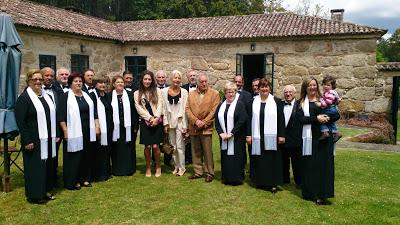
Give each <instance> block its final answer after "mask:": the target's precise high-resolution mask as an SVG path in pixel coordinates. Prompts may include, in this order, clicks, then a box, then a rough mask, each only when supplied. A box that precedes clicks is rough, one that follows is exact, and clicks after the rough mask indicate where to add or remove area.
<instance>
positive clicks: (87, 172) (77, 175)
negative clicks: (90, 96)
mask: <svg viewBox="0 0 400 225" xmlns="http://www.w3.org/2000/svg"><path fill="white" fill-rule="evenodd" d="M75 98H76V101H77V102H78V107H79V115H80V117H81V126H82V134H83V149H82V150H81V151H77V152H68V150H67V148H68V144H67V142H68V141H64V142H63V143H64V144H63V154H64V157H63V176H64V187H65V188H67V189H74V188H75V185H76V183H83V182H85V181H91V180H92V173H93V171H92V168H93V160H92V159H91V155H93V151H94V150H95V149H94V143H95V142H91V141H90V125H89V124H90V118H89V115H90V114H89V104H88V103H87V102H86V100H85V98H84V97H83V96H81V97H78V96H75ZM67 100H68V92H66V93H64V95H62V97H61V98H60V104H59V106H58V109H57V113H58V118H57V120H58V121H59V122H65V123H67ZM94 119H97V112H96V108H94Z"/></svg>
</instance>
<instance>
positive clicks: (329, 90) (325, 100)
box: [319, 75, 342, 142]
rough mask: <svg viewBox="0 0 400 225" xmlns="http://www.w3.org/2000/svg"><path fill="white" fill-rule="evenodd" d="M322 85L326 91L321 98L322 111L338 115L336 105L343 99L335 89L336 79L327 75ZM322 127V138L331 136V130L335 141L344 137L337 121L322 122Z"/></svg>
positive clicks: (330, 114) (330, 115)
mask: <svg viewBox="0 0 400 225" xmlns="http://www.w3.org/2000/svg"><path fill="white" fill-rule="evenodd" d="M322 86H323V88H324V93H323V94H322V95H321V97H320V99H319V101H320V106H321V109H322V110H321V113H322V114H326V115H327V116H329V117H333V116H338V114H339V111H338V109H337V108H336V106H337V105H338V104H339V102H340V100H341V99H340V97H339V94H338V93H337V92H336V91H335V89H336V79H335V78H334V77H332V76H330V75H327V76H325V77H324V79H323V80H322ZM320 129H321V132H322V135H321V138H320V140H323V139H326V138H327V137H329V131H331V132H332V135H333V141H334V142H337V141H338V140H339V139H340V138H341V137H342V135H341V134H340V133H339V132H338V130H337V128H336V124H335V123H332V122H328V123H325V124H321V126H320Z"/></svg>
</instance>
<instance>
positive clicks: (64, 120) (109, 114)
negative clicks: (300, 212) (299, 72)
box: [15, 67, 340, 204]
mask: <svg viewBox="0 0 400 225" xmlns="http://www.w3.org/2000/svg"><path fill="white" fill-rule="evenodd" d="M56 78H57V79H56V80H55V71H53V70H52V69H51V68H49V67H45V68H43V69H42V70H32V71H30V72H28V74H27V75H26V83H27V87H26V88H25V90H24V91H23V93H22V94H21V95H20V96H19V98H18V100H17V103H16V105H15V114H16V120H17V124H18V127H19V130H20V134H21V148H22V152H23V160H24V168H25V193H26V196H27V198H28V201H30V202H34V203H44V202H46V201H48V200H52V199H55V197H54V195H53V194H52V193H51V191H52V189H53V188H54V187H55V186H56V183H57V168H58V149H59V146H61V145H62V146H63V148H62V149H63V181H64V187H65V188H67V189H70V190H79V189H81V187H90V186H91V182H93V181H104V180H107V179H109V178H110V177H111V176H130V175H132V174H134V173H135V171H136V147H135V143H136V138H137V134H138V132H139V131H140V140H139V143H140V144H143V145H144V156H145V161H146V169H145V171H144V174H145V176H146V177H151V176H152V175H153V174H154V176H155V177H159V176H161V173H162V172H161V163H160V158H161V157H160V148H161V146H162V144H163V142H165V138H164V137H165V136H167V137H168V140H169V144H171V145H172V146H173V147H174V149H175V151H174V152H173V155H172V159H173V171H172V173H173V174H174V175H176V176H183V175H184V174H185V172H186V167H185V162H187V159H188V157H189V158H191V161H192V163H193V173H192V174H191V175H190V176H189V179H191V180H193V179H198V178H204V180H205V182H212V181H213V180H214V177H215V172H214V160H213V151H212V134H213V132H214V127H215V129H216V132H217V133H218V135H219V137H220V150H221V151H220V153H221V172H222V175H221V180H222V182H223V183H224V184H227V185H240V184H242V183H243V181H244V179H245V174H246V169H245V168H246V164H247V163H248V162H249V164H250V165H249V168H250V170H249V172H250V173H249V176H250V179H251V181H252V183H253V184H254V186H256V187H258V188H263V189H268V190H270V191H271V192H272V193H276V192H277V191H278V186H280V185H283V184H285V183H289V182H290V174H289V170H290V169H289V168H290V162H291V163H292V169H293V175H294V181H295V183H296V186H297V187H298V188H301V189H302V193H303V197H304V198H305V199H312V200H315V201H316V203H317V204H325V203H326V202H327V201H326V199H327V198H330V197H333V194H334V192H333V190H334V189H333V179H334V167H333V166H334V165H333V162H334V161H333V160H334V141H337V139H338V138H340V134H339V133H338V132H337V130H336V129H335V126H334V125H332V124H333V122H334V121H336V120H337V119H338V118H339V114H338V113H337V111H336V113H335V111H334V110H333V109H332V110H327V108H329V107H331V108H336V105H337V104H338V102H339V101H340V99H339V98H338V96H337V98H338V99H336V97H335V95H334V99H333V100H332V95H333V94H325V92H326V91H327V90H326V89H325V87H326V86H327V85H325V84H326V83H328V84H329V85H328V87H327V88H328V89H329V87H330V90H328V92H329V91H330V92H332V93H334V90H332V86H335V82H334V79H333V78H332V77H327V78H326V79H324V94H320V91H319V87H318V82H317V80H316V79H314V78H307V79H305V80H304V82H303V84H302V87H301V94H300V99H298V100H296V99H295V95H296V90H295V87H294V86H292V85H287V86H285V88H284V99H282V100H281V99H279V98H277V97H276V96H274V95H272V94H271V91H272V87H271V83H270V82H269V81H268V80H267V79H264V78H263V79H256V80H253V81H252V90H253V93H250V92H247V91H245V90H244V89H243V86H244V79H243V77H242V76H235V77H234V79H233V82H228V83H227V84H226V85H225V87H224V90H223V94H224V97H223V98H222V101H221V97H222V96H221V97H220V94H219V92H218V91H217V90H215V89H213V88H211V87H210V86H209V83H208V81H209V80H208V76H207V75H206V74H205V73H204V72H200V73H198V72H197V71H194V70H191V71H189V72H188V73H187V80H188V83H187V84H185V85H182V73H181V72H180V71H178V70H174V71H172V73H171V77H170V86H168V85H167V84H166V80H167V76H166V73H165V72H164V71H162V70H160V71H157V73H156V75H154V74H153V72H151V71H148V70H146V71H144V72H143V73H142V74H141V76H140V79H139V80H138V81H137V82H136V83H137V85H134V82H133V81H134V79H133V74H132V73H131V72H129V71H125V72H124V73H123V75H122V76H120V75H117V76H114V77H112V80H111V82H110V80H109V78H108V77H102V76H95V73H94V71H93V70H92V69H88V70H86V71H84V73H83V74H82V75H81V74H79V73H72V74H70V72H69V70H68V69H66V68H60V69H58V70H57V73H56ZM136 86H138V87H136ZM333 89H334V88H333ZM320 98H321V99H320ZM326 98H329V99H330V100H329V101H324V99H325V100H326ZM322 102H324V103H323V104H324V105H323V104H321V103H322ZM326 102H328V105H327V104H326ZM322 110H324V112H327V113H325V114H322V113H321V112H322ZM321 125H322V127H321V128H320V126H321ZM326 125H328V126H326ZM332 127H333V129H332ZM321 131H322V132H321ZM326 134H327V135H326ZM187 139H190V144H191V152H190V153H191V154H187V152H186V154H185V140H187ZM246 148H247V151H246ZM152 158H153V159H152ZM248 159H249V160H248ZM152 161H153V162H152ZM170 161H171V159H170V158H168V157H166V155H165V156H164V163H166V164H169V163H170ZM152 164H154V167H155V168H154V171H152ZM153 172H154V173H153Z"/></svg>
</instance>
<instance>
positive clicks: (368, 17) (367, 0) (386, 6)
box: [283, 0, 400, 37]
mask: <svg viewBox="0 0 400 225" xmlns="http://www.w3.org/2000/svg"><path fill="white" fill-rule="evenodd" d="M298 2H299V1H298V0H283V6H284V7H285V8H288V9H295V8H296V6H297V5H298ZM310 2H311V3H312V4H313V5H315V4H320V5H322V6H324V8H325V9H326V10H328V12H329V15H330V10H331V9H344V19H343V20H344V21H345V22H350V23H355V24H360V25H367V26H372V27H377V28H385V29H388V33H387V35H385V36H386V37H388V36H390V34H392V33H394V31H395V30H396V28H400V0H310Z"/></svg>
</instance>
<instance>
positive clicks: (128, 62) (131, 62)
mask: <svg viewBox="0 0 400 225" xmlns="http://www.w3.org/2000/svg"><path fill="white" fill-rule="evenodd" d="M146 69H147V57H146V56H125V70H129V71H131V72H132V73H133V78H134V81H135V84H137V81H138V80H139V77H140V74H141V73H142V72H143V71H145V70H146Z"/></svg>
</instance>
